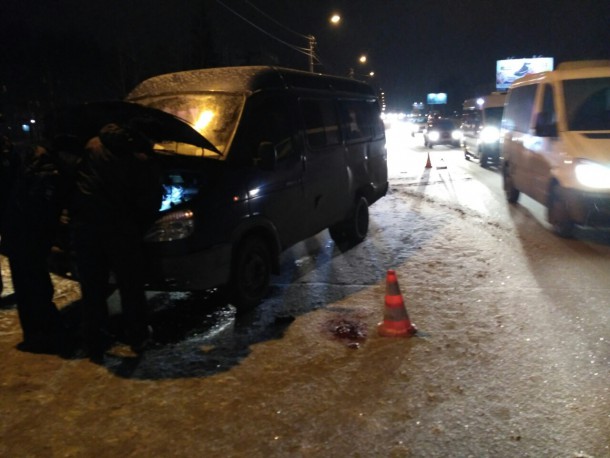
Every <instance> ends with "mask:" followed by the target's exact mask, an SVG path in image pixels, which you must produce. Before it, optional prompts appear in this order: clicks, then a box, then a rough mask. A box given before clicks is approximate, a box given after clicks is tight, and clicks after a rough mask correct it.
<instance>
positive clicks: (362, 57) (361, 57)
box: [358, 54, 366, 64]
mask: <svg viewBox="0 0 610 458" xmlns="http://www.w3.org/2000/svg"><path fill="white" fill-rule="evenodd" d="M358 60H359V61H360V63H361V64H366V56H365V55H364V54H363V55H361V56H360V58H359V59H358Z"/></svg>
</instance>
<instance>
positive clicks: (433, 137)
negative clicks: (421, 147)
mask: <svg viewBox="0 0 610 458" xmlns="http://www.w3.org/2000/svg"><path fill="white" fill-rule="evenodd" d="M439 138H441V134H440V133H439V132H438V131H437V130H432V131H430V132H428V139H429V140H431V141H433V142H435V141H437V140H438V139H439Z"/></svg>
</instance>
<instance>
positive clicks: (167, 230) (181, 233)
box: [144, 210, 195, 242]
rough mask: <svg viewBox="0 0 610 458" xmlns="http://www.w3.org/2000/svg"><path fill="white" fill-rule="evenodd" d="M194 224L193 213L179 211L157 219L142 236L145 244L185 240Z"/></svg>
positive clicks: (191, 232)
mask: <svg viewBox="0 0 610 458" xmlns="http://www.w3.org/2000/svg"><path fill="white" fill-rule="evenodd" d="M194 230H195V222H194V221H193V212H192V211H190V210H181V211H175V212H171V213H168V214H167V215H164V216H163V217H161V218H159V219H158V220H157V221H155V223H154V224H153V225H152V227H151V228H150V229H149V230H148V232H147V233H146V235H144V241H145V242H171V241H172V240H180V239H185V238H187V237H189V236H190V235H192V234H193V231H194Z"/></svg>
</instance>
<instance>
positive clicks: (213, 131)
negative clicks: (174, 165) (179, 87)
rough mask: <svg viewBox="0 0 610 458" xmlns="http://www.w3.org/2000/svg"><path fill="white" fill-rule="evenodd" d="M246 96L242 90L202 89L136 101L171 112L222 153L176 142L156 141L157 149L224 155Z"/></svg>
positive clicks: (190, 153)
mask: <svg viewBox="0 0 610 458" xmlns="http://www.w3.org/2000/svg"><path fill="white" fill-rule="evenodd" d="M245 100H246V97H245V95H243V94H227V93H202V94H180V95H169V96H156V97H149V98H143V99H140V100H138V103H140V104H142V105H146V106H149V107H152V108H156V109H158V110H161V111H165V112H167V113H171V114H173V115H174V116H177V117H178V118H181V119H183V120H184V121H186V122H187V123H188V124H190V125H191V126H192V127H193V128H194V129H195V130H196V131H197V132H199V133H200V134H201V135H202V136H203V137H205V138H206V139H207V140H209V141H210V142H211V143H212V144H213V145H214V146H215V147H216V148H217V149H218V151H220V152H221V153H222V156H218V154H216V153H213V152H211V151H207V150H203V149H202V148H199V147H196V146H193V145H186V144H177V143H175V142H173V143H172V144H171V145H170V144H165V143H164V144H163V145H160V146H161V149H164V150H166V151H167V150H170V151H171V152H173V153H176V154H182V155H187V156H206V157H211V158H216V159H222V158H226V152H227V150H228V147H229V144H230V142H231V140H232V139H233V135H234V134H235V130H236V129H237V122H238V121H239V118H240V116H241V112H242V110H243V107H244V103H245Z"/></svg>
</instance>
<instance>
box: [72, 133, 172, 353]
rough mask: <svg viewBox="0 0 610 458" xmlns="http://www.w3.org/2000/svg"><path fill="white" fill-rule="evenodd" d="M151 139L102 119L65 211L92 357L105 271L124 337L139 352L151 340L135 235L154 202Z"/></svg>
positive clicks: (158, 191)
mask: <svg viewBox="0 0 610 458" xmlns="http://www.w3.org/2000/svg"><path fill="white" fill-rule="evenodd" d="M151 152H152V143H151V142H150V140H149V139H148V138H147V137H145V136H144V135H143V134H141V133H140V132H139V131H138V130H136V129H133V128H130V127H127V126H119V125H116V124H108V125H106V126H104V127H103V128H102V129H101V130H100V132H99V134H98V136H96V137H94V138H92V139H91V140H89V142H88V143H87V145H86V148H85V158H84V160H83V164H82V168H81V171H80V173H79V175H78V178H77V188H78V191H77V192H78V198H77V203H76V205H75V208H74V210H73V213H72V224H73V227H74V246H75V250H76V258H77V266H78V276H79V281H80V284H81V293H82V300H83V338H84V344H85V349H86V351H87V352H88V353H89V355H90V357H92V358H99V357H101V356H103V354H104V352H105V351H106V350H107V349H108V347H109V345H110V344H111V336H109V335H108V329H107V323H108V308H107V296H108V292H109V286H108V284H109V276H110V273H111V272H112V273H113V274H114V278H115V280H116V284H117V287H118V290H119V295H120V298H121V308H122V318H123V324H124V330H123V332H124V336H125V341H126V343H128V344H129V345H130V346H131V348H132V349H133V350H134V351H135V352H136V353H139V352H141V351H143V350H144V349H145V347H146V345H147V343H148V342H150V339H151V328H150V326H149V323H148V304H147V299H146V295H145V290H144V269H145V264H144V253H143V242H142V239H143V235H144V232H145V230H146V229H147V228H148V227H149V225H150V224H151V223H152V222H153V221H154V218H155V217H156V215H157V213H158V210H159V208H160V206H161V198H162V189H163V188H162V186H161V175H160V172H159V169H158V167H157V165H156V162H155V161H154V158H153V157H152V156H151V155H150V153H151Z"/></svg>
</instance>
